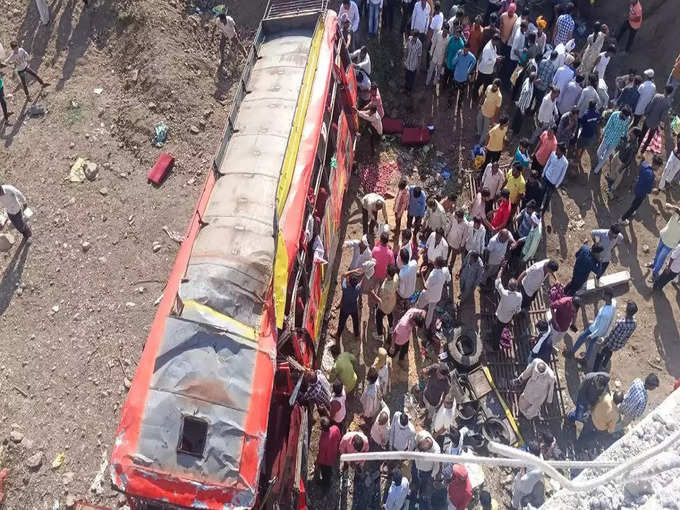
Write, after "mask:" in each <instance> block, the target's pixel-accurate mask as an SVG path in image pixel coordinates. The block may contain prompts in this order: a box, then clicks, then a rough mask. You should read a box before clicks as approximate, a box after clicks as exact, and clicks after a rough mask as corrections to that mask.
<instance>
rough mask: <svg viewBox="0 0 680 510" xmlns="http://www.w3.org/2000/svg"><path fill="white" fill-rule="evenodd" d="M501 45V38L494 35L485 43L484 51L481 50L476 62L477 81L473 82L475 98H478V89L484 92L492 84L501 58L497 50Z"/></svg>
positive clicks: (498, 35)
mask: <svg viewBox="0 0 680 510" xmlns="http://www.w3.org/2000/svg"><path fill="white" fill-rule="evenodd" d="M500 44H501V36H500V34H498V33H495V34H494V35H493V37H492V38H491V40H490V41H489V42H488V43H486V45H485V46H484V49H483V50H482V55H481V56H480V57H479V60H477V81H475V97H479V89H480V87H482V86H483V87H484V88H483V89H482V90H486V87H487V86H489V85H490V84H491V82H493V79H494V76H496V73H495V72H494V70H495V68H496V63H497V62H498V61H499V59H500V58H501V57H500V56H499V55H498V48H499V47H500Z"/></svg>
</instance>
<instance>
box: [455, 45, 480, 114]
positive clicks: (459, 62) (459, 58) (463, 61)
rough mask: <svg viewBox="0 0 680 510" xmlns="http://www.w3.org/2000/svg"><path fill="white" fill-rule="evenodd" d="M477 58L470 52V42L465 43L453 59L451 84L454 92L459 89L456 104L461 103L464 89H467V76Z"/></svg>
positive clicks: (472, 69) (473, 67)
mask: <svg viewBox="0 0 680 510" xmlns="http://www.w3.org/2000/svg"><path fill="white" fill-rule="evenodd" d="M476 64H477V59H476V58H475V56H474V55H473V54H472V53H470V44H469V43H465V46H464V47H463V49H462V50H460V51H459V52H458V55H456V58H454V59H453V85H454V91H453V93H454V94H455V93H456V91H459V92H460V93H459V95H458V104H463V98H464V97H465V90H466V89H467V84H468V77H469V76H470V73H471V72H472V71H474V69H475V65H476Z"/></svg>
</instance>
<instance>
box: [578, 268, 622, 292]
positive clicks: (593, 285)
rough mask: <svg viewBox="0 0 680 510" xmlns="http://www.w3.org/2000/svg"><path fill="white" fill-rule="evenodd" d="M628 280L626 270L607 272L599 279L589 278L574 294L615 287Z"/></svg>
mask: <svg viewBox="0 0 680 510" xmlns="http://www.w3.org/2000/svg"><path fill="white" fill-rule="evenodd" d="M629 281H630V273H629V272H628V271H619V272H618V273H612V274H608V275H606V276H603V277H602V278H600V279H599V281H598V280H596V279H595V278H591V279H589V280H588V282H587V283H586V286H585V287H584V288H582V289H581V290H579V291H578V292H576V295H577V296H584V295H586V294H590V293H592V292H595V291H596V290H601V289H607V288H612V287H616V286H617V285H621V284H624V283H628V282H629Z"/></svg>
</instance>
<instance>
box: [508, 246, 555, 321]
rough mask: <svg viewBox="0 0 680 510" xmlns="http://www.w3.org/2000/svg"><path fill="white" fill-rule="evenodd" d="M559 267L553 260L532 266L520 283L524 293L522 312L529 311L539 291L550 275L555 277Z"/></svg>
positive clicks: (524, 273) (521, 275)
mask: <svg viewBox="0 0 680 510" xmlns="http://www.w3.org/2000/svg"><path fill="white" fill-rule="evenodd" d="M558 269H559V266H558V265H557V262H555V261H554V260H552V259H545V260H541V261H539V262H535V263H533V264H531V266H529V267H528V268H527V269H526V270H525V271H524V272H523V273H522V274H520V275H519V279H518V282H519V284H520V287H521V288H520V290H521V291H522V310H529V308H530V307H531V303H532V302H533V301H534V298H535V297H536V294H537V293H538V290H539V289H540V288H541V285H543V282H544V281H545V279H546V278H548V277H549V276H550V275H553V276H554V275H555V273H556V272H557V270H558Z"/></svg>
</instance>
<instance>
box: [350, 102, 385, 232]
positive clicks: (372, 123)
mask: <svg viewBox="0 0 680 510" xmlns="http://www.w3.org/2000/svg"><path fill="white" fill-rule="evenodd" d="M357 114H358V115H359V118H360V119H364V120H366V121H368V131H369V140H370V142H371V154H375V147H376V145H378V144H379V143H380V140H382V134H383V125H382V118H381V117H380V114H379V113H378V108H377V107H376V105H374V104H370V105H369V106H368V109H366V110H357ZM385 223H387V220H385Z"/></svg>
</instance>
